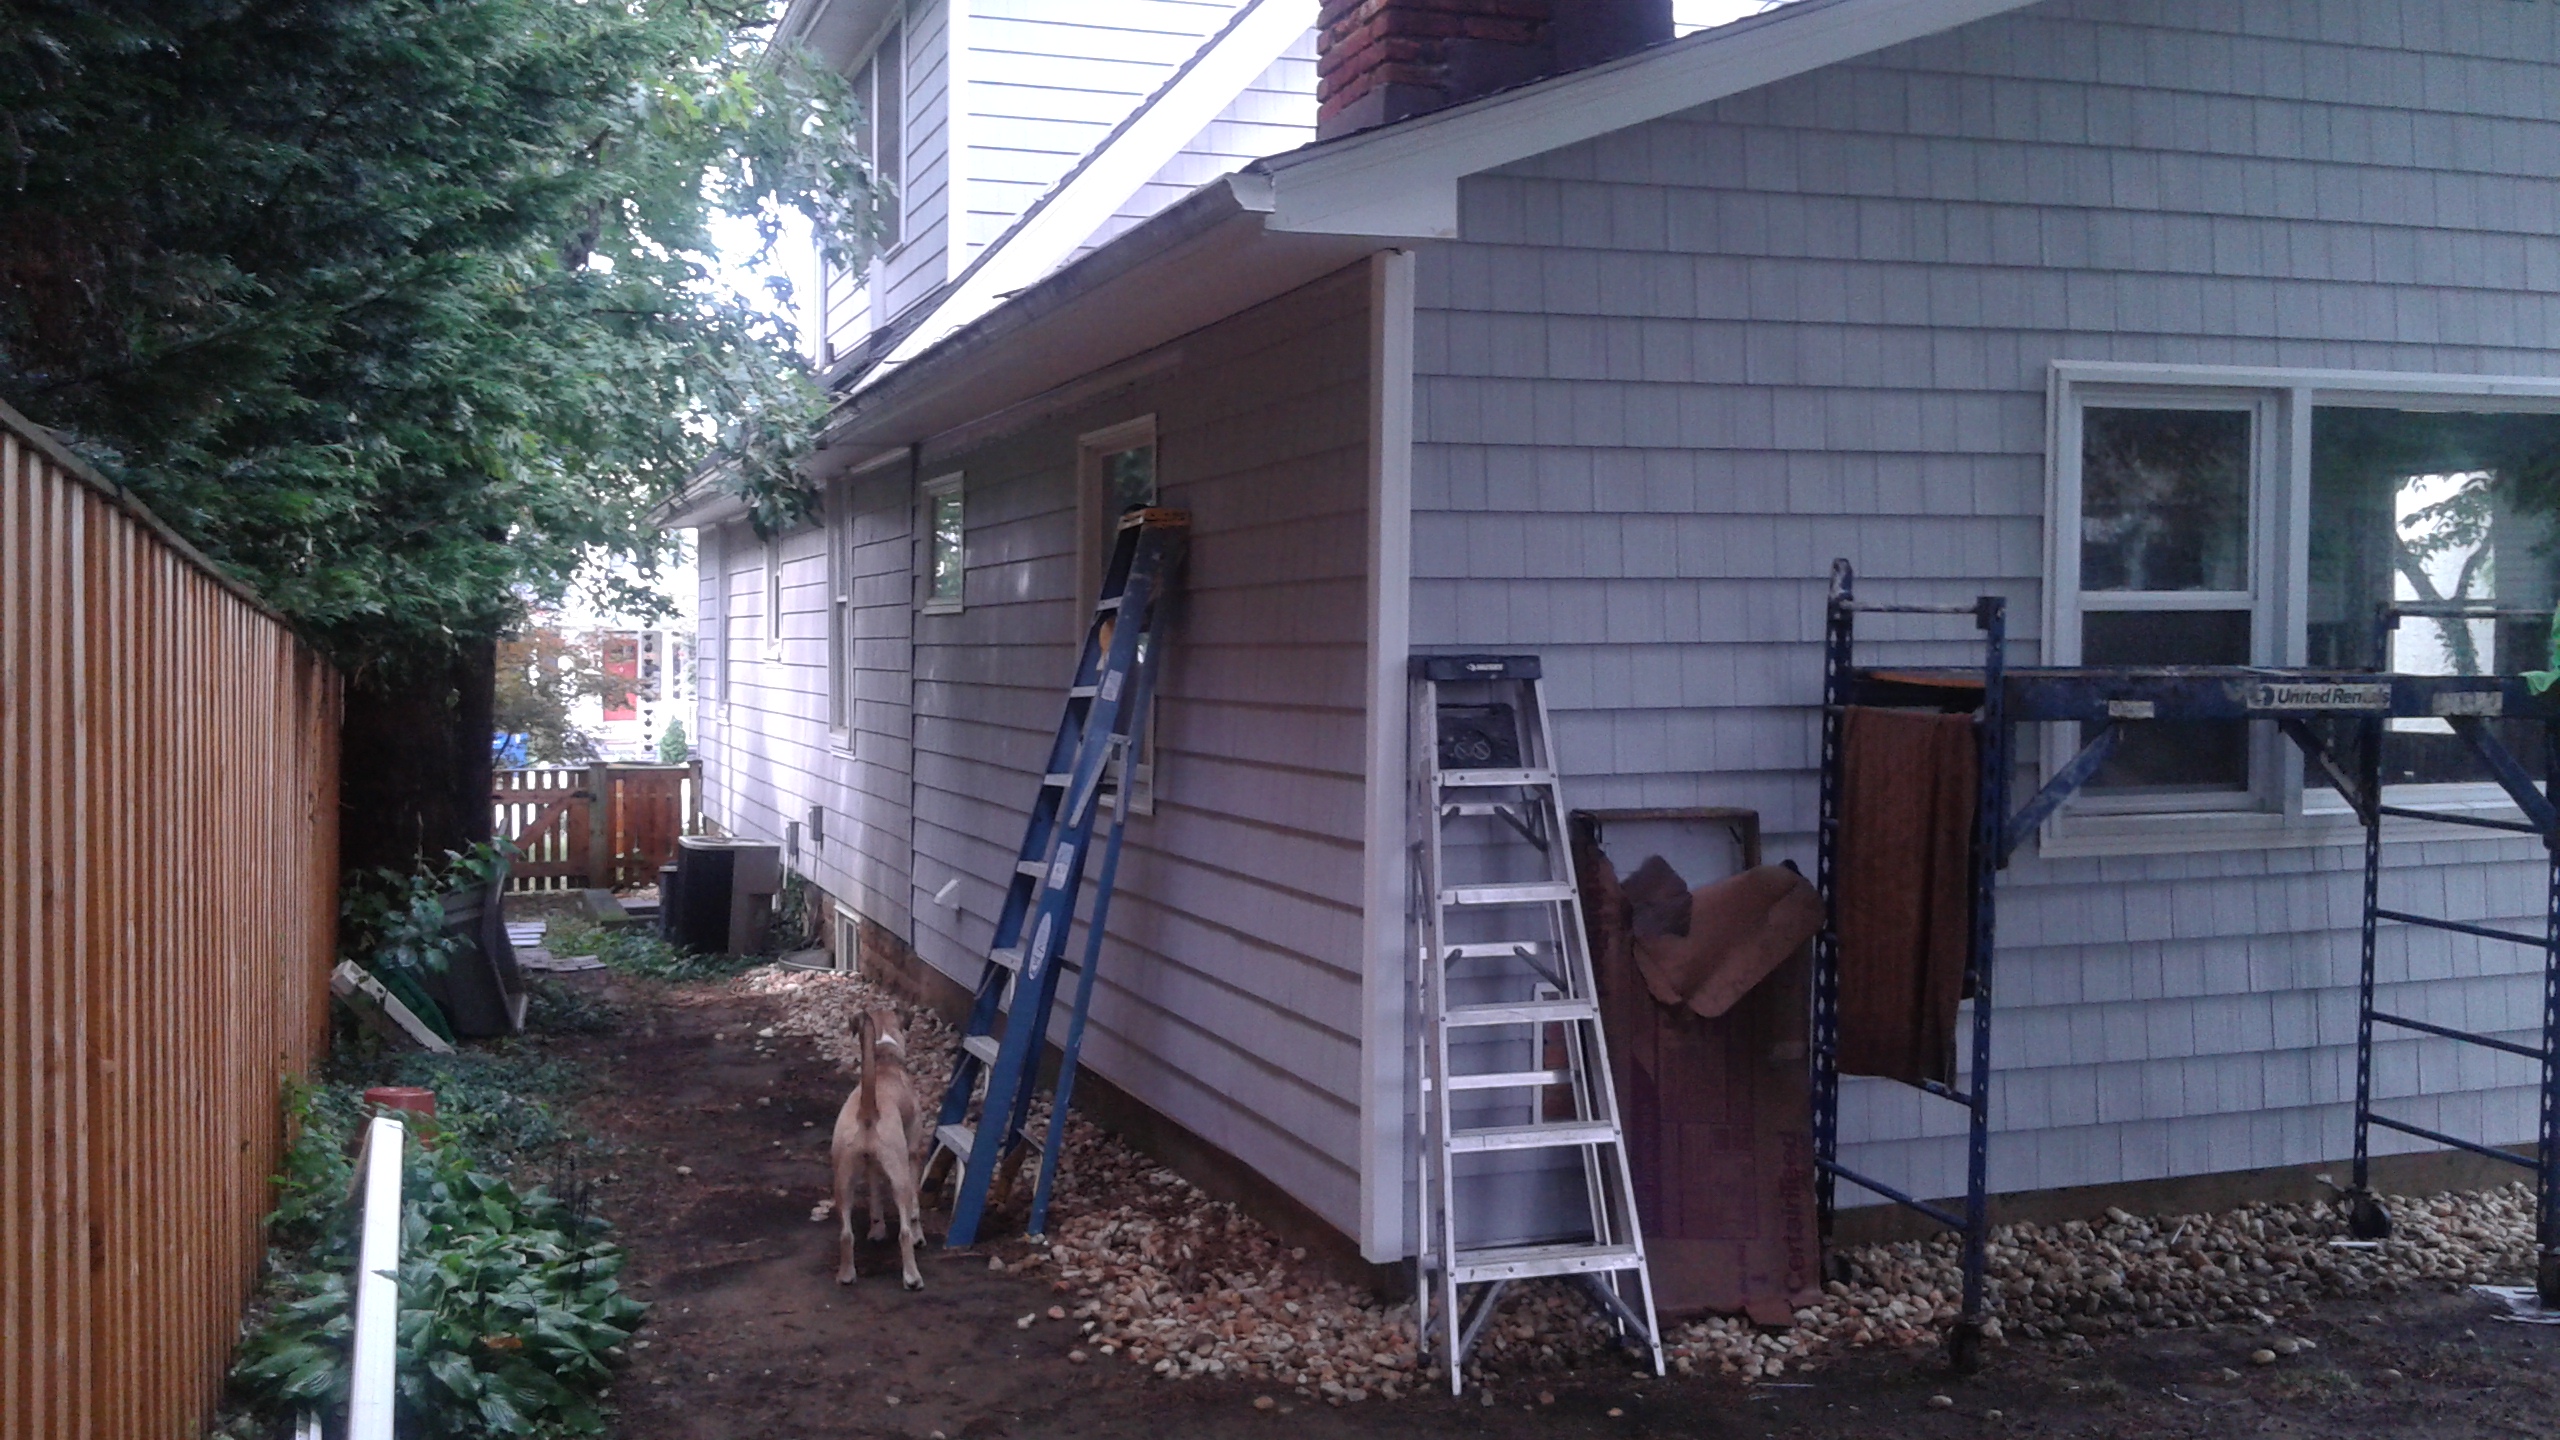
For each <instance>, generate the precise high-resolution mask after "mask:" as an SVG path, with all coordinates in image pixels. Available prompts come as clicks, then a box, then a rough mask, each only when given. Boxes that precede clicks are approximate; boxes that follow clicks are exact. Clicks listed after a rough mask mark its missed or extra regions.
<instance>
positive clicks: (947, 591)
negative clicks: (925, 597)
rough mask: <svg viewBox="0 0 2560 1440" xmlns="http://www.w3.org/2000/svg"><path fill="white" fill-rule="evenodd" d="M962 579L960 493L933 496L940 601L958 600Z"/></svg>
mask: <svg viewBox="0 0 2560 1440" xmlns="http://www.w3.org/2000/svg"><path fill="white" fill-rule="evenodd" d="M960 582H961V532H960V497H959V496H957V495H952V494H942V495H936V496H934V497H933V589H932V598H933V599H934V600H936V601H947V602H951V603H955V604H956V603H957V602H958V601H959V599H960Z"/></svg>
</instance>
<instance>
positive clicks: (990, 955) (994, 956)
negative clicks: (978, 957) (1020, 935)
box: [987, 944, 1022, 975]
mask: <svg viewBox="0 0 2560 1440" xmlns="http://www.w3.org/2000/svg"><path fill="white" fill-rule="evenodd" d="M987 963H988V964H990V965H995V966H1000V967H1002V968H1004V969H1007V970H1011V971H1013V972H1014V973H1015V974H1017V975H1018V974H1021V973H1022V947H1021V946H1020V945H1018V944H1015V945H1007V946H1006V947H1004V948H1003V949H1001V950H990V951H988V952H987Z"/></svg>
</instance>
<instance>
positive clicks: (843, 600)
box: [827, 485, 853, 750]
mask: <svg viewBox="0 0 2560 1440" xmlns="http://www.w3.org/2000/svg"><path fill="white" fill-rule="evenodd" d="M852 490H853V487H852V486H850V485H844V486H839V487H838V488H837V491H836V501H835V504H833V505H831V506H830V507H828V522H827V732H828V735H829V738H831V739H833V740H834V741H835V743H836V747H837V748H838V749H843V750H850V749H852V748H853V515H852V509H853V504H852V500H853V496H852Z"/></svg>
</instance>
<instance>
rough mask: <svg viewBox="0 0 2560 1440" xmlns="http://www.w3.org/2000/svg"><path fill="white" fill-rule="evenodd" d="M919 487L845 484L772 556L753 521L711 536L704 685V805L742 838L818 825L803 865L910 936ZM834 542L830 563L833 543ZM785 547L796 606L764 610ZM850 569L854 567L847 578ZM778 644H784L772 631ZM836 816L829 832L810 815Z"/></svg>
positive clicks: (785, 585)
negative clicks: (836, 620) (834, 673)
mask: <svg viewBox="0 0 2560 1440" xmlns="http://www.w3.org/2000/svg"><path fill="white" fill-rule="evenodd" d="M913 503H914V502H913V498H912V487H911V486H910V483H909V481H908V475H907V470H906V467H905V466H903V465H898V466H893V467H890V468H888V469H886V470H881V471H873V472H870V473H868V474H864V475H858V476H854V477H852V478H850V479H847V480H843V481H840V482H838V483H837V484H836V485H835V486H834V487H833V488H832V490H831V492H830V494H829V496H828V501H827V506H826V509H825V512H824V513H825V516H826V523H825V524H824V525H816V526H809V527H805V528H803V529H801V530H798V531H795V532H793V533H792V534H789V535H786V536H783V537H782V538H781V539H780V541H778V542H777V543H776V545H775V546H774V547H772V548H768V547H767V546H766V544H765V542H764V541H762V540H759V539H757V538H756V536H755V533H754V532H753V531H752V530H750V529H749V528H748V527H747V526H746V525H745V524H743V523H737V524H730V525H726V526H722V527H720V528H718V529H716V530H712V531H709V532H706V533H705V535H704V537H703V541H702V557H703V558H702V566H701V576H702V578H701V586H702V608H701V611H700V614H701V616H702V620H701V639H700V645H701V649H700V651H699V653H700V655H701V657H702V659H701V664H702V665H703V667H704V672H703V676H702V682H701V685H700V687H699V693H700V702H699V703H700V705H701V718H700V723H699V724H698V725H697V726H696V727H695V728H696V733H697V734H698V735H699V736H700V737H701V738H700V741H699V743H698V745H697V749H698V750H699V751H700V752H701V754H702V756H703V762H704V763H703V780H704V788H705V794H704V807H705V809H706V811H707V813H708V814H709V816H710V818H711V819H712V820H713V821H715V822H717V823H718V824H719V825H720V827H721V828H722V829H723V830H725V831H727V832H728V833H730V834H734V835H747V836H755V837H759V838H762V839H768V840H777V841H778V840H781V839H783V838H784V836H785V835H786V834H787V833H788V832H787V829H786V827H787V826H789V825H791V824H793V823H797V824H799V825H801V826H802V827H803V829H802V834H801V845H800V850H799V853H798V855H797V856H796V857H794V858H793V859H792V860H791V868H792V869H793V870H795V871H797V872H798V873H799V874H801V875H802V876H804V877H806V878H807V879H808V880H810V881H811V882H812V883H814V884H816V885H817V886H818V888H820V889H822V890H824V891H826V892H827V893H828V894H830V895H832V896H834V897H835V898H836V899H838V900H840V901H842V902H843V903H844V904H845V905H847V906H849V907H850V908H852V909H853V910H854V911H855V913H857V914H859V915H861V916H863V917H864V918H866V919H869V920H871V921H873V922H874V923H876V924H878V925H881V926H882V927H884V928H886V929H887V930H889V931H890V932H891V933H892V934H894V935H896V936H897V937H898V938H899V939H901V940H904V939H906V938H907V931H908V921H907V907H908V889H909V882H908V858H907V857H908V834H909V823H908V796H907V791H908V779H907V776H908V768H909V760H908V744H909V737H908V726H909V721H908V716H907V688H908V681H907V673H906V667H907V644H908V632H909V627H910V625H911V624H912V621H911V618H910V613H911V608H912V607H911V602H910V600H909V595H910V592H911V590H912V588H913V582H912V578H911V571H910V569H909V564H910V562H909V552H910V543H909V533H910V530H911V528H912V524H913V522H912V509H913ZM831 547H834V548H833V554H832V556H831V553H830V550H831ZM776 554H778V555H779V557H780V563H781V571H782V573H781V582H782V583H781V591H780V598H781V606H780V608H779V610H778V611H777V612H776V613H775V614H774V615H772V616H767V615H766V614H765V612H764V604H765V597H766V585H765V565H766V564H767V560H768V557H769V556H773V555H776ZM839 563H846V564H848V567H849V569H850V572H851V573H850V574H847V575H835V574H833V573H832V568H831V567H833V566H834V565H836V564H839ZM838 584H842V585H843V586H844V587H845V588H844V593H845V594H847V595H848V597H849V598H850V601H851V606H850V614H849V617H848V618H849V621H850V630H851V635H850V637H849V642H848V644H847V645H846V648H845V654H844V657H843V662H842V663H846V664H848V665H849V667H850V674H849V682H850V685H851V695H852V700H853V705H852V714H851V721H852V724H851V725H850V727H849V728H848V730H847V731H846V732H844V733H842V734H839V733H837V732H836V731H835V730H834V728H833V727H832V725H831V723H830V720H831V717H830V715H829V704H828V697H829V690H828V663H829V659H828V653H827V652H828V645H829V625H830V615H829V611H830V608H831V606H832V604H833V597H834V595H835V594H836V593H837V592H836V588H835V587H836V586H837V585H838ZM774 636H778V637H779V642H780V643H779V644H774V643H772V642H771V640H770V639H769V638H768V637H774ZM813 809H815V810H820V811H823V812H824V813H823V815H822V816H821V817H820V819H819V825H818V827H817V828H816V829H815V830H812V829H811V828H809V821H810V819H811V811H812V810H813Z"/></svg>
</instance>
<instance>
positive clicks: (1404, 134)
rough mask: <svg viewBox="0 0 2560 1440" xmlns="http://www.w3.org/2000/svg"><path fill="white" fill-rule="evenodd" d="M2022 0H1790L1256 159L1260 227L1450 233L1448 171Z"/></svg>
mask: <svg viewBox="0 0 2560 1440" xmlns="http://www.w3.org/2000/svg"><path fill="white" fill-rule="evenodd" d="M2034 3H2036V0H1797V3H1795V4H1792V5H1788V6H1786V7H1785V8H1783V9H1779V10H1773V11H1770V12H1768V13H1766V14H1763V15H1757V16H1753V17H1751V18H1749V19H1745V20H1737V21H1735V22H1733V23H1732V24H1730V25H1721V26H1718V27H1717V28H1715V29H1713V30H1704V31H1700V32H1698V33H1697V34H1695V35H1691V36H1689V37H1688V38H1687V39H1685V40H1675V41H1672V42H1671V43H1669V44H1665V45H1656V46H1653V47H1652V48H1650V49H1646V50H1640V51H1638V52H1636V53H1635V54H1633V55H1629V56H1626V57H1624V58H1622V59H1619V60H1614V61H1611V62H1609V63H1607V64H1605V65H1595V66H1593V67H1591V68H1590V69H1587V70H1578V71H1575V72H1574V73H1572V74H1570V75H1563V76H1558V77H1557V78H1555V79H1552V80H1546V81H1541V82H1539V83H1537V84H1534V85H1525V86H1522V87H1521V88H1519V89H1517V90H1509V91H1505V92H1503V93H1501V94H1498V95H1492V96H1488V97H1486V98H1485V99H1482V100H1478V101H1475V102H1473V103H1471V104H1467V105H1460V106H1455V107H1452V108H1450V109H1448V110H1443V111H1439V112H1437V113H1435V114H1430V115H1423V116H1418V117H1416V118H1414V119H1411V120H1405V121H1400V122H1398V123H1396V124H1392V125H1382V126H1380V127H1378V128H1377V129H1374V130H1367V131H1362V132H1361V133H1359V134H1356V135H1350V136H1346V137H1344V138H1342V139H1339V140H1331V141H1323V142H1319V143H1317V144H1315V145H1311V146H1308V147H1307V148H1305V149H1303V150H1298V151H1293V152H1291V153H1289V154H1286V155H1279V156H1274V157H1272V158H1271V159H1268V160H1264V161H1260V162H1257V167H1256V168H1258V169H1260V170H1262V171H1263V172H1264V173H1266V174H1268V175H1269V176H1270V177H1271V180H1272V185H1273V204H1272V214H1271V220H1270V225H1271V228H1272V229H1274V230H1294V231H1300V232H1305V233H1312V234H1326V235H1376V236H1390V235H1392V236H1404V237H1410V238H1414V239H1454V238H1456V236H1457V234H1458V182H1459V181H1460V180H1462V179H1464V178H1465V177H1467V176H1469V175H1478V174H1482V173H1483V172H1485V171H1487V170H1492V169H1496V168H1498V167H1500V166H1504V165H1509V164H1512V163H1514V162H1515V161H1520V160H1526V159H1528V158H1530V157H1531V156H1533V155H1544V154H1546V153H1548V152H1550V151H1553V150H1561V149H1563V148H1564V147H1566V146H1568V145H1578V144H1580V143H1582V142H1583V141H1585V140H1591V139H1596V138H1597V137H1599V136H1602V135H1607V134H1610V133H1612V132H1614V131H1619V130H1624V129H1626V128H1628V127H1630V126H1633V125H1641V124H1643V123H1645V122H1646V121H1649V120H1659V119H1661V118H1662V117H1664V116H1666V115H1677V114H1679V113H1680V112H1682V111H1684V110H1694V109H1696V108H1697V107H1698V106H1701V105H1705V104H1708V103H1710V102H1712V101H1716V100H1721V99H1723V98H1725V97H1726V96H1728V95H1738V94H1741V93H1742V92H1743V91H1746V90H1753V89H1757V88H1759V87H1760V86H1763V85H1769V84H1774V83H1776V82H1778V81H1780V80H1786V79H1790V78H1793V77H1794V76H1797V75H1802V74H1805V73H1806V72H1808V71H1812V70H1819V69H1821V68H1822V67H1824V66H1826V65H1837V64H1839V63H1841V62H1842V61H1845V60H1854V59H1856V58H1858V57H1859V56H1861V55H1869V54H1873V53H1874V52H1876V51H1878V50H1883V49H1887V48H1890V47H1892V46H1895V45H1900V44H1903V43H1905V42H1907V41H1911V40H1917V39H1920V38H1922V37H1924V36H1929V35H1934V34H1937V33H1939V32H1940V31H1944V30H1952V29H1954V28H1955V27H1957V26H1959V25H1968V24H1971V23H1972V22H1974V21H1976V20H1984V19H1989V18H1990V17H1992V16H1995V15H1999V14H2003V13H2005V12H2007V11H2011V10H2021V9H2024V8H2026V7H2027V6H2028V5H2031V4H2034Z"/></svg>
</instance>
